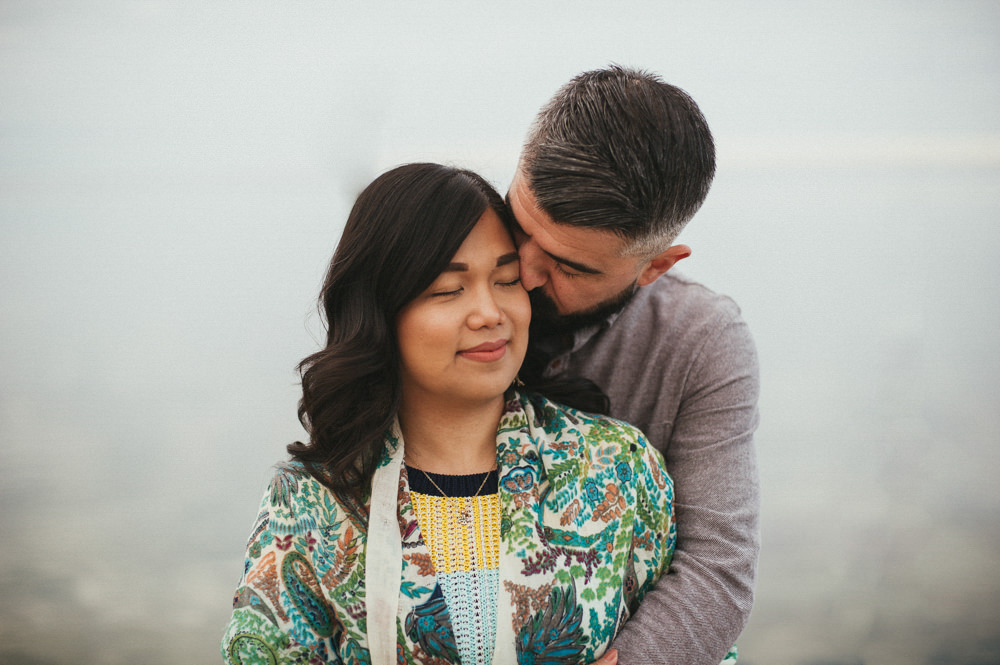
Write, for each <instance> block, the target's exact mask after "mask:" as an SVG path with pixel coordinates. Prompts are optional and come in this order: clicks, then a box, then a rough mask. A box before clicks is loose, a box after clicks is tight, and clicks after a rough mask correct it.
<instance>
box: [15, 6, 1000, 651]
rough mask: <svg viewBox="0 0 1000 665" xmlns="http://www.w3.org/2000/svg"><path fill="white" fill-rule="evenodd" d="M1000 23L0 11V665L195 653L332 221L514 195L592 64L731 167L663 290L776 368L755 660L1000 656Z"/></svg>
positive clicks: (643, 14)
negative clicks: (689, 103) (422, 164)
mask: <svg viewBox="0 0 1000 665" xmlns="http://www.w3.org/2000/svg"><path fill="white" fill-rule="evenodd" d="M695 4H697V5H698V6H697V7H693V6H692V5H695ZM612 5H613V6H612ZM998 31H1000V3H998V2H964V1H955V2H904V1H902V0H899V1H895V2H891V1H884V0H883V1H879V0H874V1H873V0H849V1H846V2H845V1H843V0H842V1H840V2H802V1H798V2H795V1H789V2H755V3H750V2H745V3H744V2H731V3H723V2H701V3H680V2H664V1H656V2H622V3H611V2H607V1H604V2H581V1H577V2H547V3H539V2H495V3H490V4H489V5H486V4H484V3H473V2H441V1H437V2H429V1H426V0H425V1H421V2H396V3H389V2H364V3H361V2H351V3H348V2H342V1H339V0H323V1H322V2H297V1H293V2H288V1H285V2H273V1H272V2H240V3H230V2H218V1H214V2H206V1H204V0H199V1H197V2H195V1H193V0H192V1H188V2H174V3H167V2H153V1H146V2H142V1H134V2H125V1H108V0H99V1H98V0H93V1H91V2H75V3H71V2H44V3H41V2H32V1H27V0H24V1H20V0H2V1H0V224H2V226H0V230H2V235H0V239H2V242H0V302H2V318H0V372H2V374H0V379H2V383H0V501H2V503H0V598H2V601H0V662H2V663H4V664H7V663H17V664H19V665H55V664H60V665H63V664H76V663H109V664H122V665H132V664H134V663H149V664H152V665H159V664H166V663H212V662H217V661H218V659H219V657H218V655H217V654H218V642H219V638H220V636H221V633H222V630H223V627H224V625H225V623H226V621H227V619H228V614H229V604H230V597H231V594H232V591H233V588H234V586H235V584H236V582H237V579H238V577H239V573H240V571H241V564H242V556H243V547H244V543H245V538H246V535H247V533H248V530H249V528H250V525H251V522H252V520H253V517H254V514H255V511H256V505H257V501H258V499H259V496H260V493H261V491H262V489H263V486H264V483H265V482H266V479H267V478H268V477H269V475H270V471H269V467H270V465H271V464H272V463H274V462H275V461H277V460H279V459H281V458H282V457H283V455H284V452H283V451H284V446H285V444H286V443H288V442H289V441H291V440H293V439H296V438H298V437H299V436H300V433H301V430H300V429H299V426H298V423H297V421H296V418H295V407H296V401H297V399H298V388H297V385H296V379H297V377H296V375H295V373H294V371H293V367H294V365H295V364H296V363H297V362H298V361H299V360H300V359H301V358H302V357H303V356H305V355H307V354H308V353H310V352H312V351H313V350H314V349H315V348H316V339H318V337H319V335H320V334H321V333H320V329H319V326H318V319H317V316H316V315H315V313H314V299H315V296H316V293H317V290H318V287H319V284H320V281H321V278H322V274H323V270H324V267H325V263H326V261H327V260H328V258H329V256H330V254H331V252H332V249H333V247H334V246H335V244H336V242H337V239H338V236H339V233H340V229H341V228H342V223H343V220H344V219H345V217H346V214H347V210H348V208H349V206H350V204H351V202H352V201H353V197H354V196H355V195H356V193H357V191H358V190H359V188H360V187H361V186H363V185H364V184H365V183H367V182H368V181H369V180H370V179H371V178H372V177H374V176H375V175H376V174H377V173H379V172H381V171H382V170H384V169H386V168H388V167H391V166H393V165H396V164H399V163H402V162H406V161H412V160H438V161H449V162H453V163H458V164H461V165H465V166H469V167H472V168H475V169H478V170H479V171H481V172H482V173H484V174H485V175H486V176H487V177H489V178H490V179H491V180H492V181H493V182H494V183H495V184H496V185H497V186H498V187H499V188H501V190H503V189H505V188H506V187H507V185H508V183H509V180H510V177H511V173H512V170H513V168H514V165H515V160H516V156H517V152H518V148H519V145H520V141H521V139H522V137H523V134H524V132H525V129H526V128H527V126H528V124H529V122H530V120H531V118H532V116H533V114H534V112H535V111H536V110H537V108H538V107H539V106H540V105H541V104H542V103H543V102H544V101H545V100H546V99H547V98H548V97H549V95H551V94H552V93H553V92H554V91H555V89H556V88H557V87H558V86H559V85H561V84H562V83H564V82H565V81H566V80H568V79H569V78H570V77H571V76H572V75H574V74H576V73H577V72H579V71H582V70H584V69H589V68H594V67H600V66H603V65H606V64H608V63H609V62H619V63H622V64H627V65H637V66H642V67H646V68H649V69H652V70H654V71H656V72H659V73H661V74H662V75H663V76H664V77H665V78H666V79H667V80H669V81H671V82H673V83H675V84H677V85H680V86H681V87H683V88H685V89H686V90H688V91H689V92H690V93H691V94H692V95H693V96H694V97H695V98H696V99H697V100H698V101H699V103H700V104H701V106H702V108H703V110H704V112H705V114H706V116H707V117H708V120H709V122H710V124H711V126H712V128H713V130H714V132H715V135H716V138H717V142H718V146H719V172H718V177H717V180H716V183H715V186H714V188H713V190H712V193H711V194H710V196H709V199H708V201H707V203H706V205H705V206H704V208H703V209H702V211H701V212H700V213H699V215H698V216H697V217H696V218H695V220H694V222H692V225H691V226H690V227H689V229H688V230H687V231H685V233H684V236H683V238H682V240H684V241H686V242H687V243H689V244H691V245H692V247H693V248H694V255H693V256H692V257H691V258H690V259H688V260H687V261H685V262H684V263H683V264H681V268H682V270H683V271H685V272H686V273H687V274H689V275H692V276H694V277H697V278H699V279H702V280H703V281H705V282H706V283H707V284H709V285H710V286H711V287H713V288H715V289H716V290H719V291H722V292H724V293H729V294H731V295H733V296H734V297H735V298H736V299H737V300H738V301H739V303H740V304H741V305H742V307H743V311H744V314H745V317H746V319H747V320H748V321H749V323H750V325H751V327H752V329H753V331H754V333H755V335H756V338H757V341H758V345H759V348H760V354H761V362H762V367H763V390H764V392H763V396H762V400H761V410H762V415H763V421H762V425H761V428H760V431H759V437H758V450H759V456H760V463H761V475H762V480H763V483H764V505H763V511H764V512H763V528H764V550H763V553H762V556H761V566H760V582H759V586H758V601H757V604H756V607H755V609H754V613H753V616H752V619H751V622H750V625H749V627H748V628H747V630H746V632H745V633H744V635H743V637H742V638H741V639H740V647H741V653H742V654H743V655H742V658H741V662H742V663H745V664H746V665H755V664H764V663H767V664H772V665H773V664H779V665H780V664H784V663H805V664H809V665H820V664H823V665H833V664H843V665H853V664H856V663H865V664H882V663H884V664H894V663H903V662H907V663H935V664H938V663H962V664H985V663H998V662H1000V575H998V574H997V563H998V561H1000V521H998V519H997V517H998V514H1000V512H998V508H1000V491H998V489H997V487H996V479H997V472H998V470H1000V445H998V444H1000V436H998V432H1000V415H998V395H1000V358H998V354H997V352H996V350H995V349H994V343H995V340H996V339H997V333H996V331H997V328H998V326H1000V298H998V296H1000V293H998V291H1000V288H998V279H997V276H996V274H995V273H996V266H997V264H998V260H1000V249H998V248H1000V230H998V225H997V221H998V219H1000V37H998V34H1000V32H998Z"/></svg>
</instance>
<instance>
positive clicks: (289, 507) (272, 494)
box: [265, 461, 336, 517]
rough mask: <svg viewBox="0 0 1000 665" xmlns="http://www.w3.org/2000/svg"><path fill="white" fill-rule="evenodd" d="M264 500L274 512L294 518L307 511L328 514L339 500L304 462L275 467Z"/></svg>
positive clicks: (287, 463) (283, 463)
mask: <svg viewBox="0 0 1000 665" xmlns="http://www.w3.org/2000/svg"><path fill="white" fill-rule="evenodd" d="M265 501H267V502H268V503H269V504H270V508H271V511H272V513H278V514H286V515H288V516H289V517H294V516H295V515H297V514H302V513H304V512H314V511H321V510H327V511H329V510H330V509H331V508H332V507H333V504H334V503H336V499H335V498H334V496H333V493H332V492H330V490H329V489H327V488H326V486H324V485H323V483H321V482H320V481H319V480H318V479H316V478H315V477H314V476H313V475H312V474H311V473H309V470H308V469H307V468H306V467H305V465H304V464H303V463H302V462H298V461H286V462H280V463H278V464H276V465H275V466H274V474H273V475H272V476H271V482H270V483H269V485H268V489H267V495H266V496H265Z"/></svg>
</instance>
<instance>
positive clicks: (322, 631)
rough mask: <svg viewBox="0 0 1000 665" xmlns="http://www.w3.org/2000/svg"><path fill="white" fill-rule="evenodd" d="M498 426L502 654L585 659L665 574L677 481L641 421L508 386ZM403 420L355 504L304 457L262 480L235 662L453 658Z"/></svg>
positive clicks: (231, 646) (232, 647)
mask: <svg viewBox="0 0 1000 665" xmlns="http://www.w3.org/2000/svg"><path fill="white" fill-rule="evenodd" d="M508 397H509V399H508V401H507V403H506V406H505V411H504V414H503V416H502V418H501V420H500V424H499V426H498V429H497V465H498V468H499V491H500V502H501V511H502V513H501V527H500V533H501V545H500V588H499V599H498V607H497V615H496V616H497V617H498V619H497V636H496V644H495V649H494V659H493V662H494V663H502V664H505V665H506V664H509V663H515V662H516V663H534V664H538V665H541V664H542V663H590V662H592V661H593V660H595V659H596V658H597V657H599V656H600V655H601V654H602V653H603V652H604V651H605V650H606V649H607V647H608V645H609V644H610V643H611V641H612V639H613V638H614V636H615V634H616V632H617V630H618V629H619V628H620V626H621V625H622V624H623V623H624V622H625V621H626V620H627V619H628V617H629V616H630V615H631V613H632V612H633V611H634V609H635V607H636V605H637V604H638V603H639V601H640V600H641V599H642V597H643V595H644V594H645V593H646V591H648V590H649V588H651V587H652V585H653V584H654V583H655V582H656V580H657V579H658V578H659V577H660V576H661V575H663V574H664V573H665V572H666V570H667V568H668V566H669V563H670V558H671V556H672V554H673V549H674V541H675V537H676V536H675V528H674V522H673V518H672V509H673V486H672V483H671V481H670V478H669V477H668V476H667V473H666V470H665V467H664V463H663V458H662V457H661V455H660V453H659V452H657V451H656V450H654V449H653V447H652V446H651V445H649V444H648V443H647V442H646V440H645V438H644V437H643V435H642V434H641V433H640V432H639V431H638V430H636V429H635V428H633V427H631V426H629V425H626V424H624V423H621V422H619V421H617V420H614V419H611V418H606V417H601V416H594V415H591V414H586V413H583V412H580V411H576V410H573V409H570V408H567V407H563V406H559V405H557V404H554V403H552V402H550V401H548V400H546V399H544V398H542V397H540V396H537V395H533V394H530V393H524V394H522V393H517V392H512V393H509V395H508ZM402 453H403V442H402V438H401V436H400V435H399V432H398V428H397V429H395V430H394V433H392V434H389V435H387V437H386V447H385V449H384V454H383V458H382V460H381V466H380V468H379V470H378V471H377V472H376V475H375V479H374V481H373V484H372V494H371V500H370V501H369V502H368V504H366V505H365V506H361V507H358V508H357V509H355V510H351V509H350V507H348V506H345V505H343V504H342V503H340V502H338V501H337V499H336V498H335V497H334V496H333V494H332V493H330V492H329V491H328V490H327V489H326V488H325V487H324V486H323V485H322V484H320V483H319V482H317V481H316V480H315V479H313V478H312V477H311V476H310V475H309V474H308V473H307V472H306V471H305V470H304V468H303V467H302V466H301V465H299V464H297V463H291V464H287V465H284V466H283V467H281V468H279V470H278V471H277V473H276V475H275V476H274V479H273V480H272V481H271V484H270V487H269V488H268V489H267V491H266V492H265V494H264V498H263V501H262V503H261V510H260V514H259V516H258V518H257V521H256V524H255V526H254V529H253V532H252V534H251V537H250V542H249V545H248V548H247V553H246V561H245V567H244V573H243V576H242V578H241V579H240V582H239V586H238V588H237V590H236V595H235V599H234V603H233V608H234V609H233V615H232V620H231V621H230V623H229V626H228V628H227V630H226V633H225V636H224V638H223V642H222V653H223V656H224V657H225V659H226V662H227V663H244V664H248V663H317V664H318V663H341V662H344V663H373V664H376V665H388V664H389V663H457V662H459V659H458V655H457V650H456V648H455V638H454V635H453V633H452V627H451V621H450V618H449V615H448V608H447V605H446V604H445V602H444V598H443V596H442V594H441V591H440V589H439V588H438V585H437V582H436V579H435V574H434V569H433V565H432V564H431V557H430V553H429V551H428V549H427V547H426V545H425V544H424V542H423V539H422V537H421V533H420V527H419V525H418V523H417V518H416V514H415V512H414V510H413V506H412V505H411V503H410V498H409V485H408V482H407V477H406V470H405V467H404V466H403V464H402Z"/></svg>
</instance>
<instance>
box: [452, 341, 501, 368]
mask: <svg viewBox="0 0 1000 665" xmlns="http://www.w3.org/2000/svg"><path fill="white" fill-rule="evenodd" d="M505 353H507V340H505V339H501V340H497V341H496V342H485V343H483V344H480V345H479V346H474V347H472V348H471V349H465V350H463V351H459V352H458V355H460V356H462V357H463V358H466V359H467V360H475V361H476V362H481V363H491V362H493V361H494V360H500V359H501V358H503V357H504V354H505Z"/></svg>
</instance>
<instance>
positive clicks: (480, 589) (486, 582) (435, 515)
mask: <svg viewBox="0 0 1000 665" xmlns="http://www.w3.org/2000/svg"><path fill="white" fill-rule="evenodd" d="M406 471H407V475H408V477H409V481H410V501H411V502H412V503H413V509H414V511H415V512H416V513H417V522H418V523H419V525H420V530H421V532H422V533H423V536H424V542H425V543H426V544H427V549H429V550H430V552H431V562H432V563H433V564H434V572H435V574H436V575H437V580H438V584H439V585H440V586H441V591H442V593H443V594H444V599H445V602H446V603H447V605H448V613H449V614H450V615H451V623H452V629H453V630H454V632H455V640H456V642H457V643H458V652H459V655H460V656H461V657H462V664H463V665H488V664H489V663H490V662H492V660H493V643H494V640H495V638H496V629H497V614H496V604H497V589H498V587H499V579H500V578H499V570H500V494H499V492H498V488H497V474H496V473H495V472H490V473H489V474H473V475H471V476H444V475H440V474H436V473H430V474H427V476H430V480H433V482H431V481H430V480H428V478H427V476H425V475H424V472H423V471H420V470H418V469H414V468H412V467H409V466H408V467H406ZM484 476H485V477H484ZM435 483H436V486H435ZM480 487H481V488H482V489H481V490H480ZM442 490H443V491H444V493H445V496H441V491H442ZM477 495H478V496H477Z"/></svg>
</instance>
